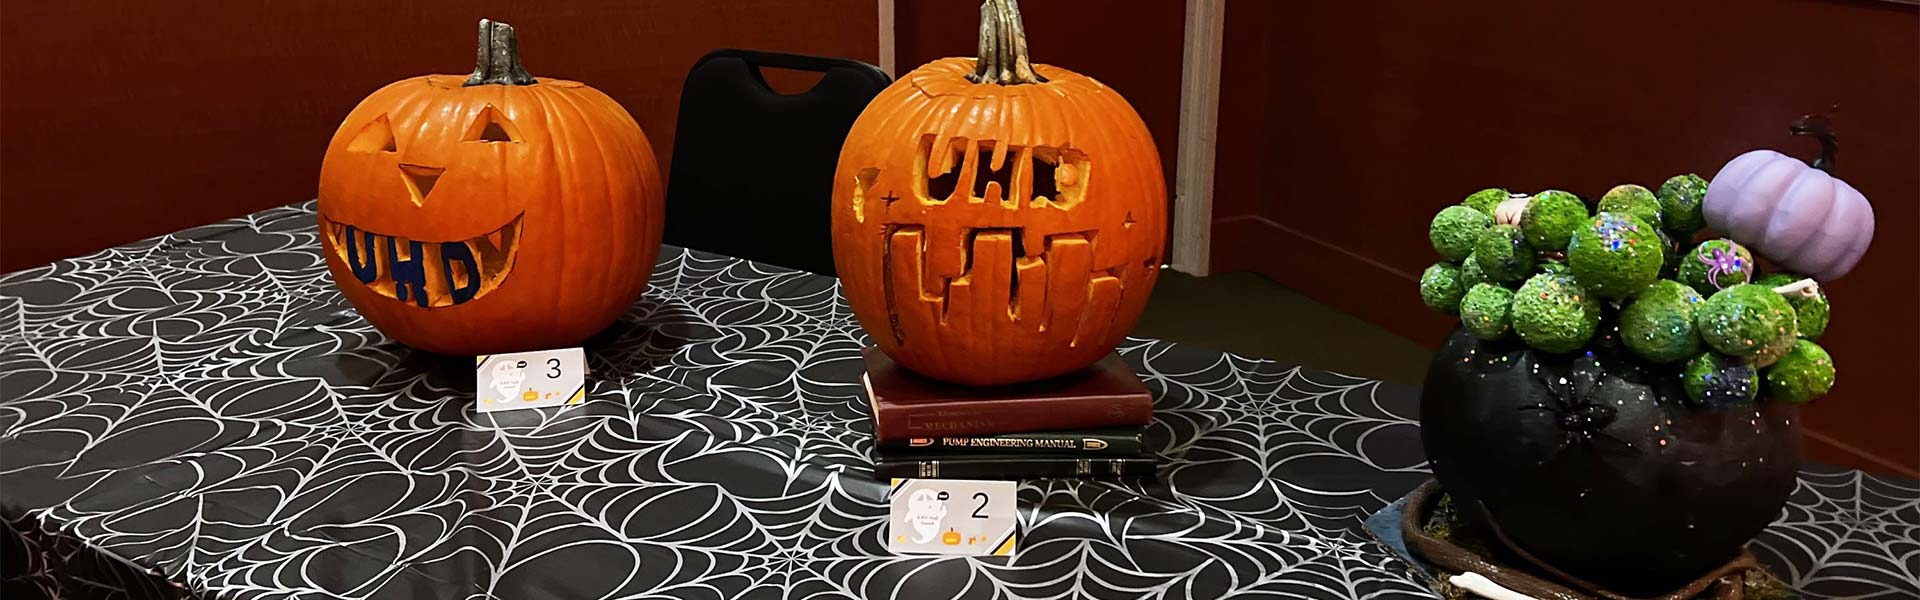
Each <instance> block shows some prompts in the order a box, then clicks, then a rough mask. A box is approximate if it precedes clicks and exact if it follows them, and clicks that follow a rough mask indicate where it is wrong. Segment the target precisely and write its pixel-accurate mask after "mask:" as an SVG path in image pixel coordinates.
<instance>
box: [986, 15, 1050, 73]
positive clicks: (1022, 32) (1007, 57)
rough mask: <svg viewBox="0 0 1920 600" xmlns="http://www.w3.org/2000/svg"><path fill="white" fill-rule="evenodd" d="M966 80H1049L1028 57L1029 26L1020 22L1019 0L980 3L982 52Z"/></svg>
mask: <svg viewBox="0 0 1920 600" xmlns="http://www.w3.org/2000/svg"><path fill="white" fill-rule="evenodd" d="M967 81H971V82H974V83H997V84H1000V85H1020V84H1025V83H1046V82H1047V78H1045V77H1041V76H1040V74H1039V73H1035V72H1033V63H1032V62H1029V61H1028V60H1027V28H1026V25H1024V24H1022V23H1021V22H1020V2H1019V0H984V1H983V2H981V3H980V56H979V57H978V59H977V60H976V61H974V65H973V73H972V74H970V75H967Z"/></svg>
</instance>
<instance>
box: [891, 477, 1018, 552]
mask: <svg viewBox="0 0 1920 600" xmlns="http://www.w3.org/2000/svg"><path fill="white" fill-rule="evenodd" d="M1017 489H1018V487H1017V484H1015V483H1014V482H1012V481H974V480H969V479H895V480H893V495H892V510H891V511H889V512H888V516H887V550H889V551H892V552H893V553H895V554H963V555H970V556H1012V555H1013V550H1014V546H1017V545H1019V543H1020V535H1019V518H1018V508H1017V506H1018V501H1019V498H1018V496H1017V495H1016V494H1015V490H1017Z"/></svg>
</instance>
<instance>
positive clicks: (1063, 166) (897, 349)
mask: <svg viewBox="0 0 1920 600" xmlns="http://www.w3.org/2000/svg"><path fill="white" fill-rule="evenodd" d="M981 12H982V26H981V33H982V39H981V53H980V58H946V59H940V60H936V61H934V62H932V63H928V64H927V65H925V66H922V67H920V68H919V69H915V70H914V71H913V72H911V73H908V74H907V75H906V76H904V77H901V78H900V79H899V80H898V81H895V82H894V84H893V85H892V86H889V87H888V88H887V89H886V90H884V91H882V92H881V93H880V94H879V96H877V97H876V98H874V100H873V101H872V102H871V103H870V104H869V105H868V107H867V109H866V111H865V112H864V113H862V114H861V116H860V118H859V119H858V120H857V121H855V123H854V125H853V128H852V130H851V131H850V132H849V134H848V136H847V142H846V144H845V146H844V147H843V148H842V150H841V153H840V161H839V165H838V168H837V172H836V177H835V181H837V182H840V184H839V185H837V186H836V188H835V191H834V201H833V229H834V232H833V236H834V261H835V266H836V267H837V268H838V269H839V272H840V274H841V278H842V282H843V291H844V293H845V294H846V297H847V301H848V303H849V304H850V305H851V306H852V308H853V311H854V314H855V316H856V317H858V318H859V320H860V323H861V326H862V327H864V328H865V329H866V330H867V332H868V333H869V334H870V335H871V337H872V338H873V340H874V343H875V344H876V345H878V346H879V347H880V348H881V350H882V351H884V352H886V353H887V355H888V356H890V357H892V358H893V359H894V360H895V361H897V362H899V363H900V364H902V365H904V366H906V367H907V368H909V369H912V370H914V371H917V372H920V373H922V374H924V375H928V376H931V377H934V378H937V379H943V380H947V381H952V382H956V383H963V384H969V385H998V384H1005V383H1013V382H1020V381H1030V380H1035V379H1042V378H1046V377H1052V376H1055V375H1060V374H1063V373H1066V372H1069V371H1073V370H1076V369H1080V368H1083V367H1085V366H1087V365H1089V364H1092V363H1093V362H1094V361H1097V360H1099V359H1100V358H1101V357H1103V356H1105V355H1106V354H1108V353H1110V352H1112V351H1113V348H1114V347H1115V346H1117V345H1118V344H1119V342H1120V341H1121V339H1123V338H1124V337H1125V335H1126V334H1127V332H1128V331H1130V330H1131V329H1132V327H1133V324H1134V322H1135V321H1136V320H1138V319H1139V316H1140V312H1141V311H1142V310H1143V309H1144V308H1145V306H1146V301H1147V298H1148V296H1149V292H1150V291H1151V290H1152V288H1153V284H1154V281H1155V280H1156V279H1157V277H1158V275H1159V268H1160V263H1161V258H1162V257H1163V256H1164V254H1163V252H1164V245H1165V242H1166V240H1165V236H1166V233H1165V231H1166V184H1165V182H1164V181H1163V180H1162V179H1161V171H1160V160H1159V154H1158V152H1157V151H1156V150H1155V148H1154V145H1153V139H1152V136H1151V134H1149V133H1148V132H1147V128H1146V124H1145V123H1144V122H1142V121H1141V119H1140V117H1139V115H1138V114H1137V113H1136V112H1134V110H1133V108H1132V106H1130V105H1128V104H1127V102H1126V100H1125V99H1124V98H1122V97H1121V96H1120V94H1119V93H1118V92H1115V91H1113V90H1112V89H1110V88H1107V87H1106V86H1104V85H1102V84H1100V82H1098V81H1095V80H1094V79H1092V78H1090V77H1086V76H1084V75H1080V74H1078V73H1074V72H1073V71H1069V70H1067V69H1063V68H1058V67H1052V66H1048V65H1029V64H1028V63H1027V59H1026V52H1025V50H1026V49H1025V40H1024V34H1023V32H1022V29H1023V28H1022V26H1021V25H1020V23H1019V13H1018V6H1017V4H1015V3H1013V2H1004V3H1003V2H1001V0H988V1H987V2H986V3H984V4H983V5H982V11H981ZM976 81H978V83H976Z"/></svg>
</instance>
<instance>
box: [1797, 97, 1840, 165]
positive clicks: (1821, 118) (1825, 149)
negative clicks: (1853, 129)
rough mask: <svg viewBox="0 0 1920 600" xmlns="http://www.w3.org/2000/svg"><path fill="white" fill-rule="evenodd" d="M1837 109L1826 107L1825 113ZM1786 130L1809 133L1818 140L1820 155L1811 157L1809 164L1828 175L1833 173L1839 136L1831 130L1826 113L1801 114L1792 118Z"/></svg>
mask: <svg viewBox="0 0 1920 600" xmlns="http://www.w3.org/2000/svg"><path fill="white" fill-rule="evenodd" d="M1838 110H1840V107H1839V106H1837V105H1836V106H1834V107H1833V108H1831V109H1828V110H1827V113H1832V112H1834V111H1838ZM1787 130H1788V131H1791V132H1793V134H1794V135H1811V136H1813V139H1816V140H1819V141H1820V157H1819V158H1816V159H1813V162H1812V163H1809V164H1811V165H1812V166H1813V168H1815V169H1819V170H1822V171H1826V172H1827V174H1828V175H1832V174H1833V169H1834V166H1835V164H1834V163H1835V161H1837V160H1839V157H1838V155H1839V154H1840V136H1838V135H1836V134H1835V133H1834V132H1833V121H1831V120H1829V119H1828V118H1827V114H1818V115H1802V116H1801V117H1800V118H1798V119H1794V120H1793V124H1792V125H1789V126H1788V127H1787Z"/></svg>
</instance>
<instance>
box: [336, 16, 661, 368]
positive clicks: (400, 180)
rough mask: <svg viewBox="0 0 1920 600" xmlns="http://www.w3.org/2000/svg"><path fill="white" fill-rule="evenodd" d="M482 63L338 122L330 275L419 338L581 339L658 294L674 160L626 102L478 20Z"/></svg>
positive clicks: (392, 90) (393, 89)
mask: <svg viewBox="0 0 1920 600" xmlns="http://www.w3.org/2000/svg"><path fill="white" fill-rule="evenodd" d="M479 55H480V59H479V63H480V64H479V66H478V67H477V68H476V69H475V70H474V73H473V74H472V75H470V76H460V75H427V76H424V77H415V78H412V79H407V80H404V81H400V82H397V83H393V84H391V85H388V86H386V87H384V88H381V89H380V90H379V91H376V92H374V93H373V95H371V96H368V97H367V99H366V100H363V101H361V103H360V105H359V106H357V107H355V108H354V109H353V112H352V113H350V114H348V115H347V119H346V121H345V122H344V123H341V125H340V129H339V131H337V132H335V133H334V135H333V141H332V142H331V143H330V144H328V146H327V153H326V157H325V159H324V161H323V162H322V163H321V166H320V200H319V206H320V209H319V212H320V232H321V236H320V238H321V244H322V246H323V251H324V252H323V254H324V255H325V256H326V261H327V269H328V271H330V272H331V273H332V275H333V279H334V283H335V285H337V286H338V287H339V288H340V291H341V293H343V294H344V295H346V297H347V300H348V301H350V302H352V303H353V306H354V308H355V309H357V310H359V312H360V314H361V315H362V316H365V317H366V319H367V320H368V321H369V322H371V323H373V325H374V326H375V327H377V328H379V329H380V331H381V332H383V333H385V334H387V335H388V336H389V337H392V338H394V339H396V340H399V341H400V342H403V343H405V344H407V345H410V346H414V347H416V348H420V349H423V350H428V351H431V352H437V353H442V354H486V353H493V352H507V351H516V350H529V349H538V348H552V347H561V346H570V345H574V344H578V343H579V342H580V341H582V340H584V339H586V338H587V337H589V336H591V335H593V334H594V333H595V332H598V331H599V330H601V329H603V328H605V327H606V326H607V325H608V324H611V323H612V322H613V321H614V319H617V318H619V316H620V314H621V313H623V312H625V311H626V309H627V307H628V305H630V304H632V303H633V301H634V299H636V298H638V297H639V295H640V293H641V292H642V291H643V290H644V289H645V288H646V283H647V277H648V274H649V273H650V272H651V271H652V268H653V261H654V259H655V258H656V257H657V256H658V254H659V251H660V228H661V221H662V218H663V205H662V202H661V199H662V192H661V183H660V173H659V167H658V166H657V165H656V163H655V162H654V157H653V150H652V149H651V148H650V147H649V146H648V144H647V139H646V134H644V133H642V132H641V131H640V126H639V124H637V123H635V122H634V120H633V117H632V116H630V115H628V114H627V112H626V111H625V110H624V109H622V108H621V107H620V105H619V104H618V103H616V102H614V101H613V99H612V98H608V97H607V95H606V94H602V93H600V92H599V91H598V90H595V89H593V88H591V87H587V86H585V85H582V84H580V83H577V82H572V81H561V80H555V79H544V78H543V79H534V78H533V77H531V76H529V75H527V72H526V70H525V69H523V68H521V66H520V58H519V55H518V50H517V48H516V42H515V39H514V34H513V28H512V27H510V26H507V25H506V24H504V23H494V22H490V21H485V20H483V21H481V22H480V49H479Z"/></svg>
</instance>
